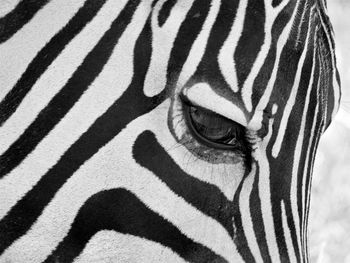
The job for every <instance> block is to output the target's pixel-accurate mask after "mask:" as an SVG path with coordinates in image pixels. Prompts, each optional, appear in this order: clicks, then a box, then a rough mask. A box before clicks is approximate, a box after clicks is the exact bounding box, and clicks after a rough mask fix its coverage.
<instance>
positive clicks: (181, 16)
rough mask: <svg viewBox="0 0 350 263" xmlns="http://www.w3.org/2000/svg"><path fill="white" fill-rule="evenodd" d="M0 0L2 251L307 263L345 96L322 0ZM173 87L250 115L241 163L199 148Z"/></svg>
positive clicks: (72, 257) (31, 258) (233, 113)
mask: <svg viewBox="0 0 350 263" xmlns="http://www.w3.org/2000/svg"><path fill="white" fill-rule="evenodd" d="M1 8H2V6H1V5H0V9H1ZM4 8H6V9H5V11H3V10H0V14H1V15H2V17H1V18H0V101H1V102H0V125H1V126H0V204H1V205H0V262H1V263H2V262H73V261H74V262H185V261H186V262H283V263H284V262H308V249H307V224H308V210H309V203H310V187H311V181H312V180H311V175H312V167H313V163H314V156H315V152H316V149H317V145H318V142H319V139H320V136H321V135H322V133H323V131H324V130H325V129H326V127H327V126H328V125H329V124H330V122H331V120H332V117H333V116H334V114H335V113H336V111H337V109H338V105H339V100H340V81H339V75H338V73H337V69H336V59H335V52H334V41H333V31H332V27H331V25H330V22H329V19H328V17H327V14H326V3H325V1H324V0H298V1H296V0H295V1H292V0H273V1H268V0H264V1H254V0H240V1H238V0H237V1H232V0H86V1H83V0H74V1H69V0H64V1H62V0H51V1H48V0H37V1H32V0H22V1H18V3H17V4H16V5H13V6H9V7H8V6H4ZM180 96H185V97H187V99H188V100H190V101H191V102H192V103H194V104H196V105H198V106H201V107H203V108H206V109H208V110H211V111H213V112H216V113H218V114H220V115H222V116H224V117H226V118H229V119H231V120H233V121H235V122H237V123H239V124H241V125H243V126H245V127H246V130H247V135H248V136H249V138H250V139H249V140H251V143H252V148H253V150H252V156H251V163H250V167H248V166H247V164H246V163H245V162H244V161H243V158H242V157H241V156H240V155H239V154H237V153H234V152H226V151H223V150H222V151H218V150H214V149H206V148H204V150H203V146H201V145H200V144H199V143H198V142H197V141H196V140H195V139H194V138H193V137H191V134H190V133H189V130H188V127H187V125H186V122H185V121H184V117H183V115H184V114H183V112H184V110H183V107H182V104H181V101H180ZM195 153H201V154H195Z"/></svg>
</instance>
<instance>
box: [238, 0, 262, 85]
mask: <svg viewBox="0 0 350 263" xmlns="http://www.w3.org/2000/svg"><path fill="white" fill-rule="evenodd" d="M265 12H266V11H265V8H264V2H263V1H256V0H249V1H248V6H247V8H246V15H245V18H244V26H243V31H242V35H241V37H240V39H239V41H238V45H237V48H236V50H235V53H234V59H235V64H236V70H237V80H238V87H239V88H242V86H243V83H244V81H245V80H246V79H247V77H248V74H249V73H250V71H251V69H252V67H253V64H254V62H255V60H256V58H257V56H258V54H259V51H260V49H261V46H262V45H263V44H264V37H265V32H264V30H265V22H266V21H265V16H266V14H265Z"/></svg>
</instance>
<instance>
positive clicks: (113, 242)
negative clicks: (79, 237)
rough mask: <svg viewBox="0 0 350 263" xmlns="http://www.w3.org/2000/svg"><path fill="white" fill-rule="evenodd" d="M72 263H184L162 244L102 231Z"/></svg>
mask: <svg viewBox="0 0 350 263" xmlns="http://www.w3.org/2000/svg"><path fill="white" fill-rule="evenodd" d="M73 262H74V263H113V262H119V263H136V262H142V263H161V262H169V263H185V260H184V259H183V258H181V257H179V256H178V255H177V254H176V253H174V252H173V251H172V250H171V249H170V248H168V247H165V246H163V245H162V244H159V243H156V242H153V241H150V240H147V239H144V238H141V237H136V236H132V235H126V234H121V233H117V232H115V231H108V230H103V231H100V232H98V233H97V234H95V235H94V236H93V237H92V238H91V239H90V241H89V243H88V244H87V245H86V246H85V248H84V250H83V251H82V253H81V254H80V255H79V256H78V257H77V258H76V259H75V260H74V261H73Z"/></svg>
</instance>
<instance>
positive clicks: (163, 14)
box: [158, 0, 177, 27]
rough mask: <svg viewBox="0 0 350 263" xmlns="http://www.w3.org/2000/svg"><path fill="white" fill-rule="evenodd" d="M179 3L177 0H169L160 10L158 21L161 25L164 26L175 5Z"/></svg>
mask: <svg viewBox="0 0 350 263" xmlns="http://www.w3.org/2000/svg"><path fill="white" fill-rule="evenodd" d="M176 3H177V0H167V1H166V2H165V3H164V4H163V6H162V8H161V9H160V11H159V16H158V23H159V26H160V27H161V26H163V25H164V23H165V22H166V20H167V19H168V17H169V15H170V12H171V10H172V8H173V7H174V5H175V4H176Z"/></svg>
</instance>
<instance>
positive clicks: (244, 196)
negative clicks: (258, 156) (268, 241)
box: [239, 164, 263, 262]
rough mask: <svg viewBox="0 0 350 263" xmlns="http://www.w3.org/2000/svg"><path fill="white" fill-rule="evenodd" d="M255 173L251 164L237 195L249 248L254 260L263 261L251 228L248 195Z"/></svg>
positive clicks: (254, 167)
mask: <svg viewBox="0 0 350 263" xmlns="http://www.w3.org/2000/svg"><path fill="white" fill-rule="evenodd" d="M255 176H258V175H256V165H255V164H253V166H252V170H251V172H250V173H249V175H248V177H247V178H245V180H244V184H243V187H242V191H241V195H240V197H239V211H240V214H241V217H242V227H243V232H244V235H245V237H246V240H247V243H248V247H249V250H250V251H251V252H252V254H253V257H254V259H255V262H263V259H262V257H261V254H260V249H259V245H258V242H257V239H256V235H255V232H254V228H253V219H252V216H251V213H250V209H251V208H250V196H251V193H252V190H253V183H254V178H255Z"/></svg>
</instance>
